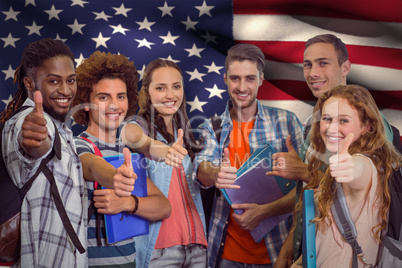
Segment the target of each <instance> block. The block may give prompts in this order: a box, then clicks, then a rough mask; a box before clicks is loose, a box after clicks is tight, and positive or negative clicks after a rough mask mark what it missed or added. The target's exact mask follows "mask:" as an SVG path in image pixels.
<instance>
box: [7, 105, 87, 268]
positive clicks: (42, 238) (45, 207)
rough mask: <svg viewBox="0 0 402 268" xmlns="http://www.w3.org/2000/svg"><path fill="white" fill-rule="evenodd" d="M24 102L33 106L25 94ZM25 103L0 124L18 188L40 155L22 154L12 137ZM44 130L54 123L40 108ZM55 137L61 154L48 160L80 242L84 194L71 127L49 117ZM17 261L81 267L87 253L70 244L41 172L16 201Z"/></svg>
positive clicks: (84, 223)
mask: <svg viewBox="0 0 402 268" xmlns="http://www.w3.org/2000/svg"><path fill="white" fill-rule="evenodd" d="M24 105H29V106H33V105H34V102H33V101H32V100H30V99H27V100H26V101H25V103H24ZM31 111H32V109H26V110H24V111H22V112H20V113H19V114H17V115H16V116H13V117H12V118H10V119H9V120H7V122H6V124H5V127H4V130H3V135H2V138H3V148H2V152H3V158H4V162H5V164H6V167H7V170H8V172H9V174H10V177H11V179H12V180H13V182H14V183H15V185H17V186H18V187H19V188H21V187H22V186H23V185H24V184H25V183H26V182H27V180H28V179H29V178H30V177H32V175H33V174H34V173H35V172H36V170H37V168H38V167H39V164H40V162H41V161H42V159H43V158H45V157H46V156H47V154H48V153H49V152H50V150H51V149H52V148H51V149H50V150H49V152H47V153H46V154H44V156H43V157H41V158H34V157H30V156H29V155H27V154H25V153H24V151H23V150H22V148H21V147H20V146H19V143H18V138H17V137H18V133H19V132H20V131H21V126H22V123H23V121H24V118H25V116H26V115H28V114H29V113H30V112H31ZM45 118H46V120H47V128H48V135H49V137H50V138H51V140H52V145H53V141H54V137H55V129H54V126H53V123H52V118H51V117H50V116H49V115H47V114H45ZM54 123H55V125H56V127H57V129H58V131H59V134H60V139H61V155H62V158H61V160H59V159H57V158H56V157H55V158H53V160H51V161H50V162H49V163H48V167H49V169H50V171H52V172H53V175H54V178H55V181H56V185H57V188H58V190H59V193H60V196H61V199H62V201H63V204H64V207H65V209H66V212H67V215H68V217H69V219H70V221H71V224H72V226H73V228H74V230H75V232H76V233H77V235H78V238H79V239H80V241H81V244H82V245H83V246H84V248H86V241H87V235H86V233H87V230H86V227H87V209H88V206H87V194H86V188H85V186H84V178H83V176H82V167H81V161H80V159H79V157H78V155H77V152H76V148H75V143H74V140H73V133H72V132H71V130H70V129H69V128H68V126H67V125H66V124H64V123H62V122H59V121H57V120H54ZM15 266H21V267H65V268H71V267H78V268H81V267H86V266H87V253H86V252H85V253H83V254H80V253H79V252H78V251H77V250H76V249H75V247H74V245H73V243H72V242H71V240H70V238H69V237H68V235H67V232H66V230H65V229H64V227H63V223H62V221H61V218H60V216H59V213H58V212H57V209H56V206H55V203H54V201H53V198H52V197H51V194H50V184H49V182H48V181H47V178H46V177H45V175H44V174H43V173H41V174H40V175H39V176H38V177H37V178H36V179H35V181H34V182H33V184H32V187H31V189H30V190H29V191H28V192H27V194H26V196H25V198H24V200H23V203H22V206H21V258H20V260H19V261H18V262H17V263H16V264H15Z"/></svg>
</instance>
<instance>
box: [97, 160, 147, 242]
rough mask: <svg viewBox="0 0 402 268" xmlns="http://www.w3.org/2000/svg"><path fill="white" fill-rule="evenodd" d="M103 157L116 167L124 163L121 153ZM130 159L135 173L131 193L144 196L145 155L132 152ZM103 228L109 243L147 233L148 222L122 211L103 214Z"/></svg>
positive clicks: (145, 181)
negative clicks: (113, 213) (135, 176)
mask: <svg viewBox="0 0 402 268" xmlns="http://www.w3.org/2000/svg"><path fill="white" fill-rule="evenodd" d="M104 159H105V160H106V161H107V162H109V163H110V164H112V165H113V166H114V167H116V168H118V167H120V166H121V165H122V164H123V163H124V156H123V155H122V154H120V155H114V156H105V157H104ZM131 160H132V163H133V169H134V172H135V173H136V174H137V180H136V181H135V184H134V191H132V194H134V195H136V196H139V197H145V196H147V193H148V191H147V174H146V169H145V168H146V160H145V157H144V155H142V154H136V153H132V154H131ZM102 188H103V187H102ZM123 214H124V215H123ZM105 229H106V238H107V242H108V243H109V244H111V243H115V242H118V241H122V240H126V239H128V238H131V237H135V236H140V235H147V234H148V233H149V222H148V220H146V219H144V218H141V217H140V216H137V215H129V214H125V213H123V212H121V213H118V214H115V215H108V214H105Z"/></svg>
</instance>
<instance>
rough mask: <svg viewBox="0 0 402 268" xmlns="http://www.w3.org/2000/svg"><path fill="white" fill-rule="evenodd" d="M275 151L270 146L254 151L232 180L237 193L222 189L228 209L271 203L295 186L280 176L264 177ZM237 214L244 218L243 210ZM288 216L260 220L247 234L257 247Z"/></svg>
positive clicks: (237, 211) (292, 182)
mask: <svg viewBox="0 0 402 268" xmlns="http://www.w3.org/2000/svg"><path fill="white" fill-rule="evenodd" d="M275 152H276V151H275V149H274V148H273V147H272V146H271V145H268V146H267V147H264V148H260V149H258V150H256V151H255V152H254V153H253V154H252V155H251V156H250V158H249V159H248V160H247V161H246V162H245V163H244V164H243V165H242V166H241V167H240V168H239V169H238V171H237V173H236V175H237V179H236V180H235V184H236V185H240V187H241V188H240V189H221V190H222V192H223V195H224V196H225V198H226V200H227V201H228V203H229V204H230V205H232V204H245V203H256V204H260V205H261V204H266V203H271V202H273V201H275V200H277V199H279V198H281V197H282V196H284V195H286V194H287V193H288V192H290V190H292V189H293V187H294V186H295V185H296V183H295V182H294V181H290V180H287V179H284V178H282V177H279V176H267V175H266V172H267V171H270V170H271V159H272V158H271V156H272V154H274V153H275ZM235 212H236V213H237V214H243V210H235ZM289 215H290V214H289V213H288V214H283V215H279V216H272V217H269V218H266V219H265V220H263V221H262V222H261V223H260V224H259V225H257V227H256V228H255V229H254V230H252V231H250V233H251V235H252V237H253V238H254V241H255V242H257V243H259V242H260V241H261V240H262V239H263V238H264V237H265V236H266V234H267V233H269V232H270V231H271V230H272V229H273V228H274V227H275V226H277V225H278V224H279V223H280V222H281V221H282V220H284V219H285V218H287V217H288V216H289Z"/></svg>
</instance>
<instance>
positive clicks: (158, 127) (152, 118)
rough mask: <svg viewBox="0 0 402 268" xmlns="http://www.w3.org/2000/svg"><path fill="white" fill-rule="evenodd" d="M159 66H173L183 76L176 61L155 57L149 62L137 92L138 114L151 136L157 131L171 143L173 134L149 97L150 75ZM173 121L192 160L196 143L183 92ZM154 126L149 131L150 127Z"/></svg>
mask: <svg viewBox="0 0 402 268" xmlns="http://www.w3.org/2000/svg"><path fill="white" fill-rule="evenodd" d="M161 67H171V68H175V69H176V70H177V71H178V72H179V73H180V75H181V77H183V73H182V71H181V70H180V68H179V66H177V64H176V63H174V62H173V61H170V60H162V59H156V60H154V61H152V62H150V63H149V64H148V65H147V67H146V68H145V70H144V77H143V80H142V87H141V90H140V93H139V107H140V111H139V112H138V115H139V117H140V120H141V121H143V127H145V128H146V130H147V132H148V133H149V134H148V135H150V137H151V138H153V139H156V132H159V133H160V134H161V135H162V136H163V137H164V138H165V139H166V141H167V142H168V143H169V144H171V143H173V142H174V141H175V140H174V136H173V135H172V134H170V133H169V132H168V130H167V127H166V124H165V121H164V120H163V117H162V116H161V115H160V114H159V113H158V111H157V110H156V109H154V108H153V106H152V103H151V97H150V95H149V85H150V83H151V82H152V75H153V73H154V71H155V70H156V69H158V68H161ZM173 122H174V126H175V128H176V129H179V128H181V129H182V130H183V132H184V137H183V140H184V145H185V147H186V149H187V150H188V153H189V156H190V157H191V159H192V160H193V159H194V157H195V154H196V153H197V152H198V150H199V149H198V148H197V144H196V142H195V139H194V136H193V133H192V131H191V126H190V123H189V119H188V116H187V111H186V97H185V95H184V94H183V101H182V103H181V105H180V107H179V109H178V111H177V112H176V113H175V114H174V116H173ZM153 127H154V128H155V129H154V130H152V131H151V128H153Z"/></svg>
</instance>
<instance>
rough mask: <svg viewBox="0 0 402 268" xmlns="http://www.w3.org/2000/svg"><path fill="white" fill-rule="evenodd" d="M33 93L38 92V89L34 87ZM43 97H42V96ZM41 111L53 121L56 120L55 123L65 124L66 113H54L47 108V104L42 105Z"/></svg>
mask: <svg viewBox="0 0 402 268" xmlns="http://www.w3.org/2000/svg"><path fill="white" fill-rule="evenodd" d="M34 89H35V91H38V90H39V89H38V88H37V87H36V85H35V87H34ZM42 96H43V95H42ZM42 105H43V111H44V112H45V113H47V114H48V115H50V116H51V117H53V118H54V119H56V120H57V121H60V122H65V120H66V116H67V114H68V113H58V112H56V111H55V110H54V109H53V108H52V107H50V106H48V104H47V103H43V104H42Z"/></svg>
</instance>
